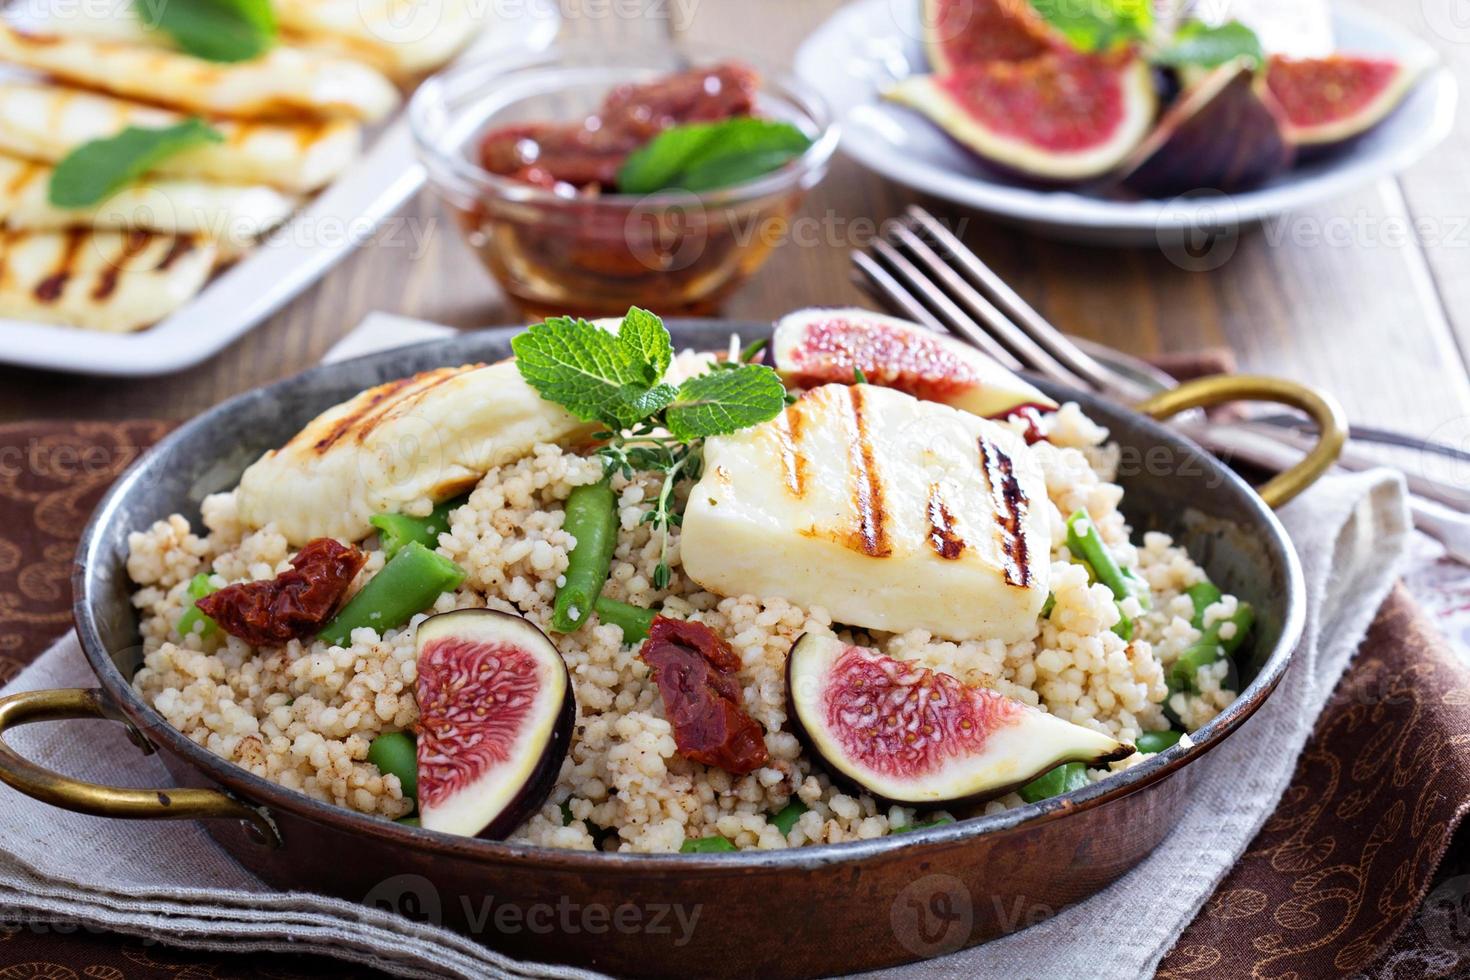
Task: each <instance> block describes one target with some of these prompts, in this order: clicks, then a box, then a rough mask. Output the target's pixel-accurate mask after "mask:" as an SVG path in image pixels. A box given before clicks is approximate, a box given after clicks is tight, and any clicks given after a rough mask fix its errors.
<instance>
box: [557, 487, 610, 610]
mask: <svg viewBox="0 0 1470 980" xmlns="http://www.w3.org/2000/svg"><path fill="white" fill-rule="evenodd" d="M615 504H616V496H615V495H614V494H613V491H612V487H610V486H608V485H607V481H606V480H604V481H603V482H601V483H591V484H588V485H586V486H581V487H577V488H576V489H575V490H573V491H572V493H571V496H569V497H568V498H567V517H566V522H565V524H563V527H565V528H566V530H567V533H569V534H571V535H572V536H573V537H574V538H576V539H577V544H576V547H574V548H572V554H571V556H570V557H569V558H568V559H567V572H566V577H565V579H564V583H565V584H563V585H562V587H561V588H559V589H557V590H556V603H555V605H554V606H553V607H552V613H551V628H552V629H554V630H556V632H558V633H571V632H574V631H576V630H577V629H580V628H581V626H582V624H583V623H585V622H586V621H587V614H588V613H590V612H592V606H593V604H594V603H595V602H596V601H597V597H598V596H599V595H601V594H602V587H603V586H604V585H605V584H607V570H608V568H609V567H611V565H612V553H613V548H615V547H616V546H617V543H618V512H617V507H616V506H615Z"/></svg>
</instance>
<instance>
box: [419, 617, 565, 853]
mask: <svg viewBox="0 0 1470 980" xmlns="http://www.w3.org/2000/svg"><path fill="white" fill-rule="evenodd" d="M416 642H417V647H418V691H417V693H418V703H419V728H418V804H419V820H420V823H421V825H422V826H423V827H425V828H427V829H429V830H439V831H443V832H444V833H448V834H460V835H463V836H466V837H474V836H479V837H485V838H489V839H498V838H501V837H505V836H506V835H507V834H509V833H511V832H512V831H514V830H515V829H516V828H517V827H519V826H520V825H521V823H522V822H523V821H525V820H526V819H527V818H528V817H529V816H530V815H531V814H533V813H535V812H536V810H537V809H539V808H540V806H541V804H543V803H545V802H546V797H547V796H548V795H549V794H550V793H551V789H552V787H553V786H555V785H556V779H557V775H558V773H559V772H560V771H561V764H562V760H563V759H565V758H566V754H567V749H568V747H569V746H570V744H571V735H572V724H573V722H574V721H575V718H576V713H577V706H576V701H575V699H574V696H573V694H572V684H571V678H570V676H569V675H568V673H567V666H566V662H565V661H564V660H562V657H561V654H560V653H558V652H557V649H556V647H555V646H553V645H552V643H551V640H549V639H548V638H547V637H546V634H545V633H543V632H541V631H540V630H539V629H537V628H536V627H535V626H534V625H533V624H532V623H531V622H529V621H528V620H525V619H522V618H521V617H520V616H513V615H511V614H509V613H502V612H495V611H493V610H489V609H460V610H456V611H454V612H448V613H441V614H440V615H438V616H431V617H429V618H428V619H426V620H424V621H423V622H422V623H420V624H419V628H418V636H417V641H416Z"/></svg>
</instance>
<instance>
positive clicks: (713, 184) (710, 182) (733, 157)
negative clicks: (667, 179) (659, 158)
mask: <svg viewBox="0 0 1470 980" xmlns="http://www.w3.org/2000/svg"><path fill="white" fill-rule="evenodd" d="M804 152H806V150H805V148H804V147H803V148H802V149H800V150H754V151H751V152H748V153H731V154H727V155H725V156H719V157H715V158H713V159H710V160H705V161H704V162H702V163H700V164H699V165H698V166H694V167H690V168H689V169H688V170H686V171H685V172H684V176H682V177H680V178H679V186H680V187H681V188H682V189H684V190H686V191H694V192H695V193H699V192H701V191H711V190H715V189H716V188H719V187H734V186H735V185H736V184H743V183H745V182H746V181H750V180H755V179H756V178H757V177H761V176H764V175H765V174H768V173H770V172H771V171H772V170H780V169H781V168H782V167H784V166H786V164H788V163H790V162H791V161H792V160H795V159H796V158H797V157H799V156H801V155H802V153H804Z"/></svg>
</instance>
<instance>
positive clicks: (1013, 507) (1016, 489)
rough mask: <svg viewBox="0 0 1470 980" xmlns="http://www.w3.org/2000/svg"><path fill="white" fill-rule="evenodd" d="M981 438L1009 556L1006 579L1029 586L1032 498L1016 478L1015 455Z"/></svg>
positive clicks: (1002, 541)
mask: <svg viewBox="0 0 1470 980" xmlns="http://www.w3.org/2000/svg"><path fill="white" fill-rule="evenodd" d="M977 441H978V442H979V444H980V461H981V463H982V465H983V466H984V467H985V475H986V479H987V482H988V483H989V484H990V498H991V502H992V505H993V510H994V512H995V526H996V530H997V533H998V534H999V536H1000V553H1001V554H1003V555H1005V556H1006V563H1005V571H1006V581H1007V582H1009V583H1010V584H1011V585H1015V586H1019V587H1021V588H1025V587H1026V586H1028V585H1030V584H1031V556H1030V554H1029V553H1028V550H1027V545H1026V534H1025V530H1024V525H1025V521H1026V511H1027V509H1028V508H1029V507H1030V506H1031V502H1030V501H1029V500H1028V499H1027V498H1026V491H1024V490H1022V489H1021V483H1020V481H1019V480H1017V479H1016V464H1015V463H1014V462H1012V461H1011V458H1010V457H1009V456H1007V455H1006V454H1005V452H1004V451H1003V450H1002V449H1001V448H1000V447H999V446H996V445H994V444H993V443H991V442H989V441H987V440H986V439H985V438H984V437H983V436H982V437H981V438H980V439H979V440H977Z"/></svg>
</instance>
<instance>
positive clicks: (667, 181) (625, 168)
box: [618, 123, 717, 194]
mask: <svg viewBox="0 0 1470 980" xmlns="http://www.w3.org/2000/svg"><path fill="white" fill-rule="evenodd" d="M716 125H717V124H716V123H690V124H689V125H686V126H673V127H671V128H669V129H666V130H664V131H663V132H662V133H659V134H658V135H657V136H655V137H654V138H653V139H651V140H649V141H648V142H647V143H645V144H643V146H641V147H639V148H638V149H636V150H634V151H633V152H632V153H630V154H628V159H626V160H624V161H623V165H622V166H621V167H619V168H618V190H619V191H621V192H622V193H624V194H651V193H652V192H654V191H657V190H663V189H664V188H666V187H672V186H674V180H675V179H676V178H677V177H678V176H679V174H680V173H682V172H683V170H684V168H685V166H686V165H687V163H688V161H689V160H691V159H693V158H694V157H695V156H696V155H697V154H698V153H699V151H700V150H701V149H703V148H704V145H705V144H706V143H708V142H709V141H710V140H711V139H714V138H715V135H716V129H715V127H716Z"/></svg>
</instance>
